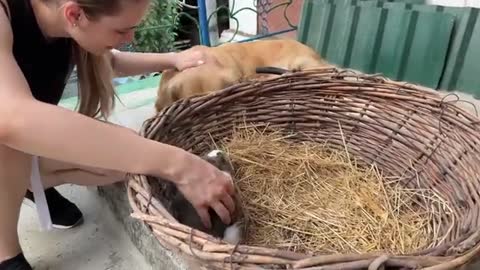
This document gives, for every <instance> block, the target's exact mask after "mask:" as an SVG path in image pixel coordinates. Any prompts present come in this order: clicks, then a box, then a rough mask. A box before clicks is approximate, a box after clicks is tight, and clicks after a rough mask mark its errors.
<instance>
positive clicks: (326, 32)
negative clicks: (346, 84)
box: [298, 0, 454, 88]
mask: <svg viewBox="0 0 480 270" xmlns="http://www.w3.org/2000/svg"><path fill="white" fill-rule="evenodd" d="M309 2H310V3H309ZM337 3H338V4H337ZM347 3H351V5H347ZM382 5H383V6H385V7H383V8H380V7H376V6H382ZM414 6H415V5H410V4H405V3H397V2H395V3H391V2H388V1H347V0H345V1H341V2H337V1H335V4H329V1H308V0H307V1H305V7H307V8H311V9H312V10H311V11H308V12H305V16H304V17H302V22H301V26H306V25H308V26H309V28H308V31H303V30H304V29H300V31H299V33H303V34H299V36H298V39H299V40H300V41H301V42H304V43H306V44H307V45H309V46H311V47H313V48H315V49H316V50H317V51H318V52H319V53H320V54H321V55H322V56H323V57H324V58H325V59H327V60H328V61H330V62H332V63H334V64H337V65H339V66H343V67H350V68H354V69H358V70H361V71H363V72H367V73H383V74H385V75H386V76H388V77H390V78H392V79H396V80H406V81H410V82H413V83H419V84H422V85H425V86H428V87H432V88H436V87H437V86H438V84H439V81H440V78H441V74H442V72H443V67H444V64H445V58H446V56H447V50H448V46H449V40H450V37H451V34H452V29H453V25H454V16H453V15H451V14H447V13H441V12H433V11H429V12H427V11H417V10H413V11H412V10H409V9H411V8H413V7H414Z"/></svg>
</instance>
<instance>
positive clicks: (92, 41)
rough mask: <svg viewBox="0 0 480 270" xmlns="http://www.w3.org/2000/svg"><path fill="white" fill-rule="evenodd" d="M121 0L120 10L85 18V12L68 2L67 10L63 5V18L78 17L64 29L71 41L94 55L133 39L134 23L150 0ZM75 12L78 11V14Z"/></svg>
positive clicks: (142, 15)
mask: <svg viewBox="0 0 480 270" xmlns="http://www.w3.org/2000/svg"><path fill="white" fill-rule="evenodd" d="M118 1H121V2H122V7H121V9H120V11H119V12H118V13H117V14H115V15H113V16H101V17H99V18H96V19H94V20H89V19H88V18H87V17H86V16H85V13H84V12H83V11H82V10H81V9H80V8H78V5H76V3H74V2H72V3H73V4H72V6H71V7H70V8H71V11H70V12H69V11H68V9H69V7H65V9H66V11H65V13H66V16H67V20H68V21H71V19H72V16H76V17H75V18H78V19H76V20H74V22H75V23H72V24H70V23H69V25H70V26H69V27H68V30H67V31H68V32H69V33H70V35H71V37H72V38H73V39H75V41H76V42H77V43H78V44H79V45H80V46H81V47H83V48H84V49H85V50H86V51H89V52H91V53H93V54H96V55H101V54H103V53H105V52H107V51H109V50H111V49H113V48H118V47H120V46H121V45H123V44H126V43H130V42H132V41H133V38H134V33H135V29H136V27H137V26H138V25H139V24H140V22H141V21H142V19H143V17H144V15H145V14H146V12H147V10H148V8H149V6H150V0H118ZM78 14H79V15H78Z"/></svg>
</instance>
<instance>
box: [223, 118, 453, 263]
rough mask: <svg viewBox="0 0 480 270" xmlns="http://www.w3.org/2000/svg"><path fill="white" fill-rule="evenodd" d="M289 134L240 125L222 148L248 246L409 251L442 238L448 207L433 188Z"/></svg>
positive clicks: (308, 250) (315, 250)
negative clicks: (439, 229)
mask: <svg viewBox="0 0 480 270" xmlns="http://www.w3.org/2000/svg"><path fill="white" fill-rule="evenodd" d="M339 128H340V129H341V127H339ZM267 131H268V132H267ZM289 136H293V137H295V134H290V135H285V134H282V132H280V130H275V129H266V130H258V129H256V128H254V127H251V126H239V127H237V128H236V129H235V131H234V135H233V137H232V138H231V139H230V140H228V141H226V142H223V143H221V145H218V146H217V147H220V148H221V149H223V150H224V151H225V152H227V154H228V156H229V158H230V159H231V161H232V163H233V165H234V168H235V175H234V179H235V185H236V188H237V192H238V195H239V196H240V200H241V202H242V205H241V207H242V208H243V211H244V215H245V218H246V221H247V238H246V239H245V244H247V245H254V246H264V247H271V248H278V249H282V250H290V251H295V252H305V253H314V254H317V253H366V252H376V251H386V252H389V253H395V254H407V253H409V252H413V251H415V250H418V249H420V248H426V247H429V246H431V245H435V243H437V241H440V240H441V239H438V236H437V233H436V231H435V228H434V227H433V223H434V222H433V220H434V218H435V215H437V216H438V215H439V214H440V213H438V212H437V211H435V209H448V205H447V203H446V202H445V201H444V200H442V199H441V198H440V197H439V196H438V195H437V194H435V193H434V192H433V191H431V190H421V189H415V190H413V189H407V188H403V187H402V185H401V179H400V178H398V177H397V178H392V177H388V176H385V175H382V173H381V172H379V170H378V169H377V168H376V167H375V166H373V165H370V166H366V165H363V166H362V165H360V164H361V163H359V162H357V161H356V160H355V159H354V158H353V157H352V156H350V155H349V152H348V149H346V148H345V149H344V151H339V150H334V149H330V148H329V147H328V143H325V144H319V143H316V142H313V140H312V141H310V142H309V141H307V142H303V143H293V140H290V139H289V138H288V137H289ZM444 214H445V213H444Z"/></svg>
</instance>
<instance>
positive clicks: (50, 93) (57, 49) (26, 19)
mask: <svg viewBox="0 0 480 270" xmlns="http://www.w3.org/2000/svg"><path fill="white" fill-rule="evenodd" d="M30 1H31V0H7V1H6V2H7V5H8V9H9V10H10V14H9V19H10V23H11V27H12V31H13V55H14V57H15V59H16V61H17V63H18V65H19V66H20V69H21V70H22V72H23V75H24V76H25V78H26V80H27V82H28V84H29V86H30V90H31V91H32V94H33V96H34V97H35V98H36V99H37V100H40V101H43V102H46V103H50V104H55V105H56V104H58V102H59V101H60V99H61V97H62V94H63V91H64V89H65V86H66V83H67V79H68V77H69V76H70V73H71V71H72V70H73V66H74V65H73V61H72V40H71V39H69V38H56V39H52V40H47V39H46V38H45V37H44V36H43V34H42V32H41V30H40V28H39V26H38V24H37V21H36V18H35V14H34V13H33V9H32V5H31V3H30ZM0 7H2V8H4V9H5V12H6V14H8V10H7V9H6V7H5V5H4V3H3V2H2V1H0Z"/></svg>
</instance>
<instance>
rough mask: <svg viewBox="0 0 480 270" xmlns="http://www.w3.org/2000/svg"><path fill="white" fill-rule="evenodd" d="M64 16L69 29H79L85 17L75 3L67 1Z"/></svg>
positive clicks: (64, 6) (64, 5)
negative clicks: (81, 20)
mask: <svg viewBox="0 0 480 270" xmlns="http://www.w3.org/2000/svg"><path fill="white" fill-rule="evenodd" d="M62 7H63V14H64V16H65V19H66V21H67V24H68V25H67V27H68V28H70V27H77V26H78V24H79V23H80V19H81V18H82V17H84V13H83V10H82V8H81V7H80V6H79V5H78V3H76V2H75V1H67V2H65V3H64V4H63V5H62Z"/></svg>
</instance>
